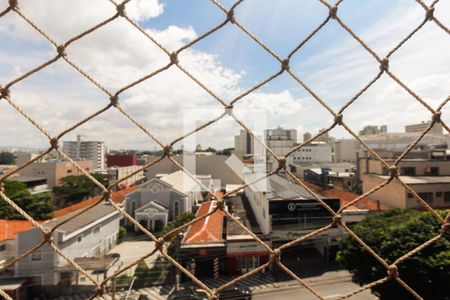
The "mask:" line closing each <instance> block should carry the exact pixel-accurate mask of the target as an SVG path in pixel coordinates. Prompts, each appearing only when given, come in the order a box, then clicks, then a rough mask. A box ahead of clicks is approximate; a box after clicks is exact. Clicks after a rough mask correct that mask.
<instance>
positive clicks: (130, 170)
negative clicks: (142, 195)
mask: <svg viewBox="0 0 450 300" xmlns="http://www.w3.org/2000/svg"><path fill="white" fill-rule="evenodd" d="M140 168H142V167H141V166H125V167H109V168H108V170H107V174H108V179H109V182H111V183H112V182H115V181H117V180H121V179H123V178H126V179H125V180H123V181H121V182H120V183H119V185H118V188H119V189H123V188H126V187H128V186H130V185H133V184H137V183H141V182H142V181H143V180H144V179H145V176H144V171H143V170H139V169H140Z"/></svg>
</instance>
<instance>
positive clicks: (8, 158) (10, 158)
mask: <svg viewBox="0 0 450 300" xmlns="http://www.w3.org/2000/svg"><path fill="white" fill-rule="evenodd" d="M15 163H16V157H15V156H14V154H12V153H10V152H6V151H3V152H0V165H14V164H15Z"/></svg>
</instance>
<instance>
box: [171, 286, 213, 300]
mask: <svg viewBox="0 0 450 300" xmlns="http://www.w3.org/2000/svg"><path fill="white" fill-rule="evenodd" d="M167 299H168V300H208V295H207V294H206V293H205V292H202V291H197V290H196V289H195V288H193V287H191V288H186V289H182V290H178V291H175V290H174V291H173V292H172V293H170V294H169V297H168V298H167Z"/></svg>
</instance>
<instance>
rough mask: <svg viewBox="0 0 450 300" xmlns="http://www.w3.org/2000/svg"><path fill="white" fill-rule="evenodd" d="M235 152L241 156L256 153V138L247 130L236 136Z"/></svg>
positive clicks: (241, 157)
mask: <svg viewBox="0 0 450 300" xmlns="http://www.w3.org/2000/svg"><path fill="white" fill-rule="evenodd" d="M234 149H235V150H234V154H235V155H236V156H237V157H238V158H239V159H243V158H244V157H248V156H252V155H253V154H254V153H255V139H254V138H253V137H252V136H251V135H250V133H248V132H247V131H246V130H243V129H242V130H241V131H240V133H239V135H236V136H234Z"/></svg>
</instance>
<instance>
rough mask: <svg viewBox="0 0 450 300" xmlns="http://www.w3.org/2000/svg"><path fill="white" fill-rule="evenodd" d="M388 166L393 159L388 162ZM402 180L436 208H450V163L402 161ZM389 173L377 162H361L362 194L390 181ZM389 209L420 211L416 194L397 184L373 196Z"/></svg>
mask: <svg viewBox="0 0 450 300" xmlns="http://www.w3.org/2000/svg"><path fill="white" fill-rule="evenodd" d="M386 162H387V163H388V164H389V165H392V164H394V162H395V160H394V159H386ZM398 171H399V174H400V179H401V180H402V181H403V182H405V183H406V184H408V186H410V187H411V188H412V189H413V190H414V191H415V192H416V193H418V194H419V196H420V197H421V198H422V199H424V200H425V201H427V202H428V203H429V204H430V205H431V206H432V207H434V208H443V207H450V161H449V160H433V159H403V160H402V161H400V163H399V164H398ZM388 173H389V171H388V169H387V168H386V167H384V165H383V164H382V163H381V162H379V161H377V160H375V159H368V160H361V161H360V178H361V180H362V191H363V193H365V192H367V191H369V190H370V189H372V188H373V187H375V186H377V185H379V184H381V183H383V182H385V181H386V180H388V179H389V174H388ZM370 198H372V199H374V200H378V201H380V203H381V204H383V205H386V206H388V207H398V208H420V207H421V205H420V204H419V202H418V201H417V200H416V199H415V198H414V197H413V195H412V194H411V193H410V192H409V191H408V190H407V189H406V188H405V187H404V186H403V185H402V184H401V183H400V182H399V181H398V180H393V181H392V182H391V183H390V184H388V185H387V186H385V187H383V188H382V189H380V190H378V191H376V192H375V193H373V194H371V195H370Z"/></svg>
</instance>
